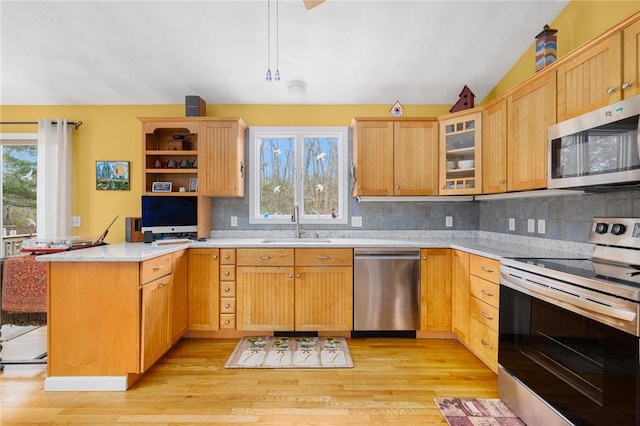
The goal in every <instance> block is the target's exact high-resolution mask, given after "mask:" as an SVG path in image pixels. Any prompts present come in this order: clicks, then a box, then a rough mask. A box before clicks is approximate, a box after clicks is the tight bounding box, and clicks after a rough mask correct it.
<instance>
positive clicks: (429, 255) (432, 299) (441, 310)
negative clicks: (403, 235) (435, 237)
mask: <svg viewBox="0 0 640 426" xmlns="http://www.w3.org/2000/svg"><path fill="white" fill-rule="evenodd" d="M451 261H452V260H451V249H421V250H420V330H421V331H429V332H449V333H450V332H451Z"/></svg>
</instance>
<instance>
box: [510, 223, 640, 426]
mask: <svg viewBox="0 0 640 426" xmlns="http://www.w3.org/2000/svg"><path fill="white" fill-rule="evenodd" d="M589 242H591V243H593V244H595V249H594V253H593V256H592V257H591V258H589V259H533V258H514V259H503V260H502V262H501V268H500V269H501V270H500V284H501V285H500V333H499V334H500V336H499V345H498V363H499V372H498V381H499V384H498V386H499V395H500V398H501V399H502V400H503V401H504V402H505V403H506V404H507V405H509V406H510V407H511V408H512V409H513V410H514V411H515V412H516V413H517V414H518V415H519V416H520V417H521V418H522V419H523V420H524V421H525V422H526V423H527V424H530V425H538V424H540V425H542V424H544V425H554V424H558V425H562V424H575V425H617V426H620V425H639V424H640V408H639V407H640V363H639V353H640V340H639V336H640V322H639V320H638V316H639V315H640V218H594V219H593V223H592V227H591V230H590V233H589Z"/></svg>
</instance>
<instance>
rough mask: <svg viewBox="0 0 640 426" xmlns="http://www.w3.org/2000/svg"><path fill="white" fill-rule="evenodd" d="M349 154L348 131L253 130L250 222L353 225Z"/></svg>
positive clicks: (250, 135)
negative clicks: (349, 210)
mask: <svg viewBox="0 0 640 426" xmlns="http://www.w3.org/2000/svg"><path fill="white" fill-rule="evenodd" d="M347 155H348V133H347V128H342V127H254V128H250V129H249V166H250V181H249V208H250V210H251V211H250V214H249V222H250V223H273V224H276V223H291V217H292V215H293V214H294V207H293V206H294V204H297V205H298V206H299V211H300V223H317V224H320V223H322V224H330V223H335V224H345V223H348V214H347V204H348V201H347V189H348V188H347V185H348V176H347V166H346V164H347Z"/></svg>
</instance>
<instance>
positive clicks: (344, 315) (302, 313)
mask: <svg viewBox="0 0 640 426" xmlns="http://www.w3.org/2000/svg"><path fill="white" fill-rule="evenodd" d="M295 259H296V260H295V263H296V268H295V274H296V281H295V329H296V330H300V331H325V330H326V331H350V330H351V329H352V328H353V250H351V249H316V248H311V249H305V248H303V249H296V251H295Z"/></svg>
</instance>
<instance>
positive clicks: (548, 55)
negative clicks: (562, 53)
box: [536, 25, 558, 72]
mask: <svg viewBox="0 0 640 426" xmlns="http://www.w3.org/2000/svg"><path fill="white" fill-rule="evenodd" d="M557 32H558V30H554V29H553V28H549V26H548V25H545V26H544V28H543V30H542V32H540V34H538V35H537V36H536V72H538V71H540V70H541V69H543V68H544V67H546V66H547V65H549V64H551V63H552V62H554V61H555V60H556V51H557V47H558V45H557V43H556V33H557Z"/></svg>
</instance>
